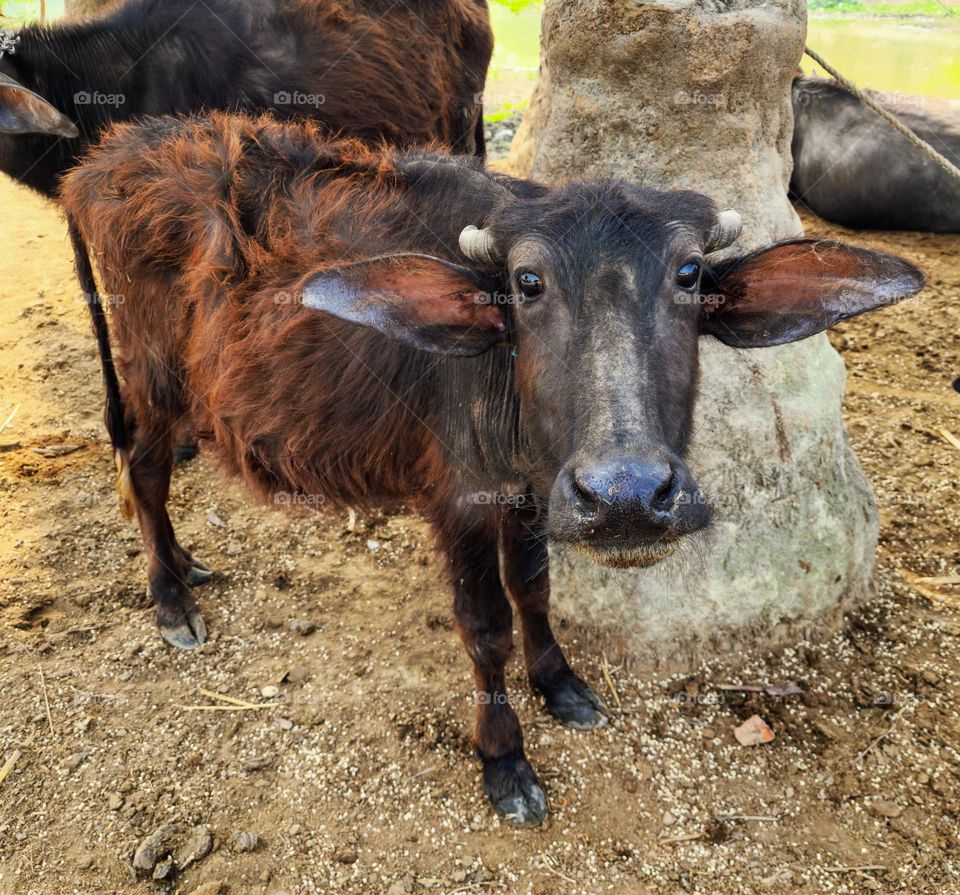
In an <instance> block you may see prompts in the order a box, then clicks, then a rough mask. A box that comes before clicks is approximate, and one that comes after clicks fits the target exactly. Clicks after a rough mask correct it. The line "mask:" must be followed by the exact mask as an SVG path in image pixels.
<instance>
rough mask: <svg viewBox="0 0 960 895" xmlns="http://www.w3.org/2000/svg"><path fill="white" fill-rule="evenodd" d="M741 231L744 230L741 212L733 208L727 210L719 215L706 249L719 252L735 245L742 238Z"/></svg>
mask: <svg viewBox="0 0 960 895" xmlns="http://www.w3.org/2000/svg"><path fill="white" fill-rule="evenodd" d="M741 230H743V218H742V217H740V212H739V211H736V210H734V209H733V208H725V209H724V210H723V211H721V212H720V213H719V214H718V215H717V222H716V224H714V225H713V229H712V230H711V231H710V235H709V236H708V237H707V244H706V246H704V248H705V249H706V251H707V252H719V251H720V250H721V249H725V248H727V247H728V246H731V245H733V243H735V242H736V241H737V238H738V237H739V236H740V231H741Z"/></svg>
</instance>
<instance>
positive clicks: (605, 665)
mask: <svg viewBox="0 0 960 895" xmlns="http://www.w3.org/2000/svg"><path fill="white" fill-rule="evenodd" d="M600 659H601V663H600V670H601V671H602V672H603V679H604V680H605V681H606V682H607V687H608V688H609V689H610V695H611V696H612V697H613V701H614V702H615V703H616V704H617V711H618V712H619V711H623V704H622V703H621V702H620V694H619V693H618V692H617V685H616V684H615V683H614V682H613V675H612V674H610V663H609V662H607V654H606V653H600Z"/></svg>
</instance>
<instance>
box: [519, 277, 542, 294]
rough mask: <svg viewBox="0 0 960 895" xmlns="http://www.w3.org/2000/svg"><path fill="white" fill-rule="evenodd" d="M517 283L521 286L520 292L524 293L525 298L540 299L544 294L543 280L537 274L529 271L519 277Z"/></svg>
mask: <svg viewBox="0 0 960 895" xmlns="http://www.w3.org/2000/svg"><path fill="white" fill-rule="evenodd" d="M517 283H518V284H519V285H520V292H521V293H523V297H524V298H538V297H539V296H540V295H542V294H543V280H542V279H540V277H538V276H537V275H536V274H535V273H530V271H527V272H526V273H522V274H520V276H519V277H517Z"/></svg>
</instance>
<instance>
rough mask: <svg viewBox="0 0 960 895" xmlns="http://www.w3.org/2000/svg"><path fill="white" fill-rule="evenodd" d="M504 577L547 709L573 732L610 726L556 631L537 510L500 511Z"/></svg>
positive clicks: (525, 651)
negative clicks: (551, 619)
mask: <svg viewBox="0 0 960 895" xmlns="http://www.w3.org/2000/svg"><path fill="white" fill-rule="evenodd" d="M499 535H500V574H501V577H502V578H503V584H504V586H505V587H506V589H507V592H508V593H509V594H510V597H511V598H512V599H513V601H514V603H515V604H516V606H517V609H518V610H519V611H520V625H521V629H522V631H523V654H524V658H525V659H526V663H527V677H528V678H529V680H530V685H531V686H532V687H533V689H534V690H536V691H537V692H538V693H541V694H542V695H543V697H544V700H545V703H546V710H547V711H548V712H549V713H550V714H551V715H553V716H554V718H557V719H558V720H559V721H562V722H563V723H564V724H565V725H566V726H567V727H573V728H577V729H579V730H587V729H589V728H592V727H600V726H602V725H604V724H606V723H607V721H608V718H607V709H606V707H605V706H604V705H603V703H602V702H601V701H600V700H599V699H598V698H597V696H596V695H595V694H594V692H593V691H592V690H591V689H590V688H589V687H588V686H587V685H586V683H584V681H583V680H582V679H581V678H580V677H579V676H578V675H577V674H575V673H574V672H573V670H572V669H571V668H570V666H569V665H568V664H567V660H566V658H565V657H564V655H563V650H561V649H560V644H559V643H557V641H556V638H554V636H553V631H552V629H551V628H550V617H549V612H550V605H549V604H550V572H549V568H548V563H549V558H548V555H547V538H546V532H545V531H544V530H543V527H542V525H541V522H540V519H539V518H538V516H537V515H536V513H535V512H534V510H533V509H532V508H526V507H520V508H516V507H504V508H503V509H502V510H501V512H500V531H499Z"/></svg>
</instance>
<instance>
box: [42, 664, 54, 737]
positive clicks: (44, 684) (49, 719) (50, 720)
mask: <svg viewBox="0 0 960 895" xmlns="http://www.w3.org/2000/svg"><path fill="white" fill-rule="evenodd" d="M40 687H41V688H42V689H43V704H44V705H45V706H46V708H47V724H49V725H50V736H54V735H55V731H54V729H53V716H52V715H51V714H50V700H49V699H47V680H46V678H45V677H44V676H43V669H42V668H41V669H40Z"/></svg>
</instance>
